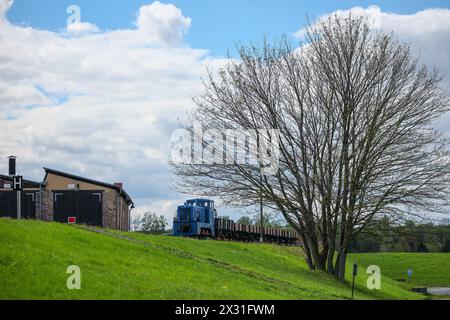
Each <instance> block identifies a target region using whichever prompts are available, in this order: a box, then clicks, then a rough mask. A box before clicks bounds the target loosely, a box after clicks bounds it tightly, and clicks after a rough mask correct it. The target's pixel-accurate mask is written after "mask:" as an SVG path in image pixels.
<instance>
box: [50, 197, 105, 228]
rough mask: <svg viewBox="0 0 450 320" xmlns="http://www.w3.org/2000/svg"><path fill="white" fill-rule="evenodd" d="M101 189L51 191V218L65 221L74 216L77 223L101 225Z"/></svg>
mask: <svg viewBox="0 0 450 320" xmlns="http://www.w3.org/2000/svg"><path fill="white" fill-rule="evenodd" d="M102 198H103V194H102V192H101V191H84V190H83V191H55V192H54V193H53V220H54V221H57V222H63V223H67V220H68V218H69V217H76V218H77V223H81V224H87V225H92V226H100V227H101V226H102V216H103V210H102V203H103V201H102V200H103V199H102Z"/></svg>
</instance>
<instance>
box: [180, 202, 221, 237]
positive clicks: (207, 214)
mask: <svg viewBox="0 0 450 320" xmlns="http://www.w3.org/2000/svg"><path fill="white" fill-rule="evenodd" d="M215 212H216V211H215V209H214V201H212V200H208V199H190V200H187V201H186V202H185V203H184V204H183V205H181V206H178V208H177V215H176V217H175V218H174V221H173V233H174V235H175V236H211V237H214V236H215V232H214V218H215Z"/></svg>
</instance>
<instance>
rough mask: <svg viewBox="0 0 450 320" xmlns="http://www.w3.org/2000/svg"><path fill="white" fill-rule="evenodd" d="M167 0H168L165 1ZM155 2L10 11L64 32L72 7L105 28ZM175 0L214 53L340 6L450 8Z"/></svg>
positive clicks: (407, 8) (62, 0)
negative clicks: (69, 10)
mask: <svg viewBox="0 0 450 320" xmlns="http://www.w3.org/2000/svg"><path fill="white" fill-rule="evenodd" d="M163 2H164V1H163ZM149 3H151V1H142V0H95V1H92V0H78V1H75V0H58V1H55V0H40V1H29V0H16V1H14V5H13V6H12V8H11V9H10V10H9V12H8V15H7V16H8V18H9V20H10V21H11V22H13V23H16V24H20V23H25V24H26V25H30V26H32V27H35V28H41V29H46V30H52V31H58V30H61V29H63V28H65V23H66V20H67V16H68V15H67V14H66V8H67V7H68V6H69V5H71V4H75V5H78V6H79V7H80V8H81V19H82V21H86V22H90V23H94V24H96V25H97V26H98V27H99V28H100V29H102V30H113V29H126V28H132V27H133V21H134V20H135V19H136V15H137V12H138V11H139V8H140V7H141V6H142V5H145V4H149ZM166 3H173V4H174V5H176V6H177V7H178V8H180V9H181V10H182V12H183V15H185V16H187V17H190V18H191V19H192V20H193V21H192V26H191V28H190V30H189V32H188V34H187V35H186V37H185V42H187V43H188V44H189V45H191V46H192V47H195V48H205V49H209V50H210V52H211V54H213V55H216V56H219V55H226V54H227V50H230V52H231V54H234V48H235V44H236V43H237V42H241V41H242V42H244V43H246V42H248V41H254V40H258V39H260V37H261V36H262V35H264V34H265V35H268V36H270V37H277V36H279V35H281V34H283V33H284V34H288V35H292V34H293V33H294V32H296V31H297V30H298V29H300V28H302V27H303V26H304V25H305V20H306V19H305V17H306V16H309V17H311V18H312V19H314V18H316V17H318V16H320V15H324V14H327V13H330V12H333V11H335V10H337V9H349V8H351V7H355V6H361V7H368V6H370V5H377V6H379V7H380V8H381V10H382V11H383V12H389V13H397V14H411V13H415V12H417V11H420V10H423V9H425V8H449V7H450V1H448V0H447V1H444V0H429V1H423V0H422V1H419V0H412V1H411V0H409V1H405V0H403V1H393V0H389V1H337V0H332V1H319V0H317V1H299V0H285V1H265V0H227V1H213V0H174V1H169V2H167V1H166Z"/></svg>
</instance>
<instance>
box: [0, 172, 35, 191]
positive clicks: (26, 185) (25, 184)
mask: <svg viewBox="0 0 450 320" xmlns="http://www.w3.org/2000/svg"><path fill="white" fill-rule="evenodd" d="M0 179H1V180H5V181H11V182H13V177H11V176H7V175H4V174H0ZM22 182H23V187H24V188H39V187H40V186H42V183H41V182H36V181H31V180H26V179H23V180H22Z"/></svg>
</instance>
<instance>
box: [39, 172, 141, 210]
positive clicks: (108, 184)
mask: <svg viewBox="0 0 450 320" xmlns="http://www.w3.org/2000/svg"><path fill="white" fill-rule="evenodd" d="M44 170H45V177H44V181H45V180H47V175H48V174H49V173H51V174H54V175H57V176H61V177H66V178H69V179H73V180H78V181H83V182H86V183H90V184H95V185H97V186H102V187H105V188H108V189H113V190H116V191H117V192H119V194H120V195H121V196H122V197H123V198H124V199H125V201H126V202H127V203H128V204H130V205H132V206H133V207H134V203H133V200H132V199H131V197H130V196H129V195H128V193H126V192H125V190H123V189H122V188H121V187H118V186H116V185H114V184H111V183H107V182H102V181H98V180H93V179H89V178H85V177H81V176H77V175H74V174H71V173H67V172H63V171H58V170H54V169H50V168H45V167H44Z"/></svg>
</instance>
